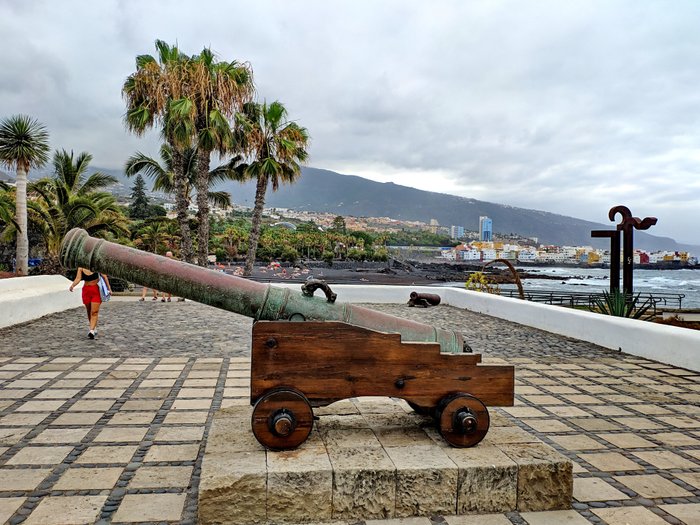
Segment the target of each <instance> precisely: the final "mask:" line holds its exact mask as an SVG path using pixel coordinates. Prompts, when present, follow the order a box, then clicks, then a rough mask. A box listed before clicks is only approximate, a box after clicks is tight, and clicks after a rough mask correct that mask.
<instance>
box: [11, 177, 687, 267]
mask: <svg viewBox="0 0 700 525" xmlns="http://www.w3.org/2000/svg"><path fill="white" fill-rule="evenodd" d="M93 171H101V172H103V173H106V174H109V175H113V176H115V177H116V178H117V180H118V181H119V183H118V187H117V188H115V189H116V190H117V191H116V192H115V193H121V194H126V195H128V194H129V193H130V188H131V186H133V179H130V178H128V177H126V176H125V175H124V172H123V171H121V170H118V169H109V168H100V167H97V166H96V167H94V168H92V169H90V170H89V172H90V173H92V172H93ZM0 173H1V172H0ZM3 175H5V177H4V178H5V179H6V180H7V179H9V180H14V174H8V173H7V172H5V173H4V174H3ZM29 175H30V179H31V180H36V179H38V178H40V177H42V176H47V175H49V171H48V169H47V168H44V169H43V170H32V171H31V172H30V174H29ZM0 178H2V177H1V176H0ZM148 183H149V181H148V180H147V184H148ZM217 189H219V190H224V191H228V192H229V193H230V194H231V198H232V201H233V202H234V203H236V204H239V205H244V206H250V207H252V205H253V202H254V199H255V183H254V182H253V181H249V182H246V183H237V182H228V183H224V184H221V185H219V186H218V187H217ZM612 205H614V204H611V206H612ZM265 206H266V207H268V208H289V209H295V210H304V211H313V212H325V213H333V214H336V215H342V216H355V217H390V218H392V219H397V220H405V221H421V222H425V223H428V222H429V221H430V220H431V219H436V220H437V221H438V222H439V223H440V225H442V226H451V225H457V226H464V227H465V229H468V230H477V229H478V224H479V216H481V215H487V216H489V217H490V218H491V219H492V220H493V228H494V233H501V234H508V233H515V234H518V235H520V236H523V237H537V238H538V241H539V242H540V243H541V244H555V245H560V246H562V245H580V246H583V245H592V246H596V247H599V248H607V247H609V243H608V242H607V241H606V240H604V239H592V238H591V230H594V229H595V230H599V229H613V228H614V226H615V225H614V224H612V223H607V224H604V223H596V222H592V221H587V220H583V219H577V218H575V217H568V216H565V215H559V214H556V213H551V212H546V211H541V210H532V209H527V208H519V207H516V206H510V205H507V204H498V203H493V202H487V201H480V200H477V199H473V198H469V197H460V196H456V195H450V194H447V193H439V192H432V191H425V190H419V189H416V188H411V187H408V186H402V185H400V184H396V183H393V182H376V181H372V180H369V179H365V178H363V177H359V176H357V175H344V174H340V173H337V172H335V171H331V170H326V169H321V168H311V167H302V174H301V176H300V177H299V179H298V180H297V182H295V183H294V184H291V185H282V186H281V187H280V189H279V191H277V192H273V191H272V189H271V188H268V191H267V194H266V197H265ZM635 247H637V248H641V249H646V250H672V251H681V250H684V251H691V252H693V253H694V254H698V253H700V246H697V245H692V244H684V243H679V242H677V241H676V240H674V239H672V238H670V237H663V236H656V235H652V234H649V233H647V232H643V231H638V232H635Z"/></svg>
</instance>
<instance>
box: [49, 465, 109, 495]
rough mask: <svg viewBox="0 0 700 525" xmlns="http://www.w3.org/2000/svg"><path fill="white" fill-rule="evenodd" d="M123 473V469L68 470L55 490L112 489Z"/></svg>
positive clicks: (81, 468) (80, 468)
mask: <svg viewBox="0 0 700 525" xmlns="http://www.w3.org/2000/svg"><path fill="white" fill-rule="evenodd" d="M121 473H122V469H121V468H109V467H106V468H83V467H74V468H69V469H67V470H66V471H65V472H64V473H63V475H62V476H61V477H60V478H59V480H58V481H57V482H56V484H55V485H54V486H53V489H54V490H94V489H111V488H112V487H114V484H115V483H116V482H117V480H118V479H119V476H120V475H121Z"/></svg>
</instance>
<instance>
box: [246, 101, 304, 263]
mask: <svg viewBox="0 0 700 525" xmlns="http://www.w3.org/2000/svg"><path fill="white" fill-rule="evenodd" d="M237 121H238V126H239V127H238V130H237V133H238V135H239V140H240V143H241V144H242V145H243V147H244V148H245V151H247V152H248V153H249V155H250V157H251V158H252V161H251V162H250V163H249V164H247V165H246V166H244V167H243V168H242V171H243V174H244V175H245V177H246V178H250V179H256V180H257V184H256V187H255V205H254V206H253V219H252V223H253V224H252V228H251V231H250V244H249V246H248V256H247V257H246V262H245V268H244V269H243V275H250V274H251V272H252V271H253V264H254V263H255V252H256V250H257V248H258V240H259V238H260V224H261V222H262V212H263V207H264V205H265V193H266V192H267V186H268V184H270V183H271V184H272V190H273V191H277V189H278V188H279V185H280V182H284V183H292V182H294V181H295V180H296V179H297V178H298V177H299V175H300V174H301V167H300V166H299V163H300V162H303V161H305V160H306V159H307V157H308V153H307V152H306V147H307V143H308V140H309V135H308V132H307V131H306V128H302V127H301V126H299V125H297V124H296V123H295V122H289V121H288V120H287V110H286V109H285V108H284V106H283V105H282V103H281V102H278V101H275V102H272V103H271V104H270V105H268V104H267V103H263V104H258V103H255V102H250V103H248V104H245V106H244V107H243V111H242V112H241V113H239V114H238V115H237Z"/></svg>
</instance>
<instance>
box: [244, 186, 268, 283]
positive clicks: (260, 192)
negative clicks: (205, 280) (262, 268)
mask: <svg viewBox="0 0 700 525" xmlns="http://www.w3.org/2000/svg"><path fill="white" fill-rule="evenodd" d="M266 191H267V177H266V176H264V175H259V176H258V183H257V185H256V187H255V206H254V207H253V224H252V227H251V229H250V246H249V247H248V256H247V257H246V260H245V267H244V268H243V275H244V276H246V277H248V276H250V274H251V273H253V264H254V263H255V252H256V251H257V250H258V239H259V238H260V223H261V222H262V212H263V206H264V205H265V192H266Z"/></svg>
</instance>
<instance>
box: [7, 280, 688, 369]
mask: <svg viewBox="0 0 700 525" xmlns="http://www.w3.org/2000/svg"><path fill="white" fill-rule="evenodd" d="M69 286H70V281H69V280H68V279H66V278H64V277H61V276H57V275H42V276H37V277H17V278H13V279H0V328H3V327H6V326H11V325H13V324H18V323H23V322H26V321H31V320H32V319H37V318H39V317H42V316H44V315H48V314H51V313H56V312H61V311H63V310H67V309H69V308H76V307H79V306H81V305H82V301H81V294H80V290H79V289H76V291H74V292H73V293H70V292H68V287H69ZM275 286H280V287H283V288H291V289H293V290H300V287H301V285H300V284H299V283H294V284H292V283H289V284H279V285H275ZM332 288H333V291H334V292H335V293H337V294H338V301H342V302H349V303H358V302H363V303H406V302H408V298H409V294H410V293H411V292H412V291H414V290H415V291H418V292H423V293H435V294H438V295H440V297H441V298H442V304H447V305H451V306H455V307H457V308H465V309H467V310H470V311H473V312H478V313H483V314H486V315H490V316H493V317H497V318H500V319H506V320H509V321H513V322H515V323H519V324H523V325H526V326H531V327H534V328H539V329H541V330H545V331H547V332H552V333H555V334H559V335H564V336H567V337H572V338H574V339H580V340H582V341H588V342H591V343H594V344H597V345H600V346H602V347H604V348H610V349H613V350H620V351H622V352H626V353H628V354H632V355H636V356H640V357H645V358H648V359H653V360H655V361H660V362H662V363H668V364H671V365H674V366H679V367H682V368H687V369H690V370H695V371H700V331H697V330H688V329H685V328H678V327H674V326H667V325H660V324H655V323H648V322H644V321H639V320H635V319H626V318H620V317H612V316H608V315H600V314H595V313H591V312H582V311H579V310H572V309H570V308H563V307H560V306H550V305H546V304H540V303H533V302H529V301H521V300H519V299H512V298H509V297H500V296H498V295H491V294H487V293H480V292H472V291H469V290H464V289H461V288H446V287H441V286H375V285H372V286H357V285H347V284H345V285H333V286H332ZM316 295H318V296H322V293H321V292H320V291H318V292H316Z"/></svg>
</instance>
